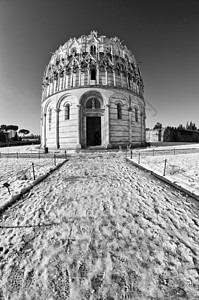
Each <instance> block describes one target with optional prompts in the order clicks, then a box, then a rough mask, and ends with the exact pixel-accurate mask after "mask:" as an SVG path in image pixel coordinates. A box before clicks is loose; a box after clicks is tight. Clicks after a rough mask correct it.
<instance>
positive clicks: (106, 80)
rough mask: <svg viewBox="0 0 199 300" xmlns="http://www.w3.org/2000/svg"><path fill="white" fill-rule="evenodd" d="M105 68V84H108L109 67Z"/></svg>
mask: <svg viewBox="0 0 199 300" xmlns="http://www.w3.org/2000/svg"><path fill="white" fill-rule="evenodd" d="M104 70H105V84H106V85H108V74H107V69H106V68H104Z"/></svg>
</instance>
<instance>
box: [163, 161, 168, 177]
mask: <svg viewBox="0 0 199 300" xmlns="http://www.w3.org/2000/svg"><path fill="white" fill-rule="evenodd" d="M166 166H167V159H165V161H164V172H163V176H165V174H166Z"/></svg>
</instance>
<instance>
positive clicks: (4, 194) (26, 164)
mask: <svg viewBox="0 0 199 300" xmlns="http://www.w3.org/2000/svg"><path fill="white" fill-rule="evenodd" d="M61 161H63V159H62V158H56V160H55V159H54V158H40V159H39V158H18V159H17V158H10V157H9V158H0V207H1V206H3V205H4V204H5V203H6V202H7V201H9V200H10V199H11V198H12V196H14V195H16V194H20V192H21V190H22V189H23V188H25V187H27V186H28V185H30V184H32V183H33V182H34V180H35V179H37V178H38V177H39V176H41V175H45V174H46V173H48V172H49V171H50V170H51V169H53V168H55V165H57V164H59V163H60V162H61ZM33 171H34V173H33ZM34 175H35V177H34ZM5 183H8V184H9V187H8V188H9V189H8V188H7V187H5V186H4V184H5Z"/></svg>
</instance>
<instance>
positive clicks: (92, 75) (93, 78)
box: [91, 68, 96, 80]
mask: <svg viewBox="0 0 199 300" xmlns="http://www.w3.org/2000/svg"><path fill="white" fill-rule="evenodd" d="M91 80H96V68H92V69H91Z"/></svg>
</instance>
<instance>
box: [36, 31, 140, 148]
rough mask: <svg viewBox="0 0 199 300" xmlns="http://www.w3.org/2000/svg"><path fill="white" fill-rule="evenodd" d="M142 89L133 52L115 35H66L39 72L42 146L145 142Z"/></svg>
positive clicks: (135, 143)
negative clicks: (109, 36)
mask: <svg viewBox="0 0 199 300" xmlns="http://www.w3.org/2000/svg"><path fill="white" fill-rule="evenodd" d="M143 87H144V86H143V79H142V76H141V74H140V70H139V67H138V64H137V63H136V60H135V57H134V55H133V54H132V53H131V51H130V50H128V49H127V47H126V46H125V45H123V44H122V42H120V40H119V39H118V38H117V37H114V38H107V37H106V36H98V35H97V32H95V31H92V32H91V33H90V35H88V36H85V35H83V36H81V37H80V38H78V39H76V38H73V39H70V40H69V41H68V42H66V43H65V44H64V45H63V46H60V47H59V49H58V50H57V51H56V52H55V53H54V54H53V55H52V57H51V59H50V62H49V64H48V66H47V67H46V69H45V72H44V77H43V84H42V104H41V143H42V147H49V148H54V149H81V148H88V147H101V148H115V147H117V148H118V147H119V146H127V145H128V146H129V145H131V146H142V145H144V144H145V102H144V97H143Z"/></svg>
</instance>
